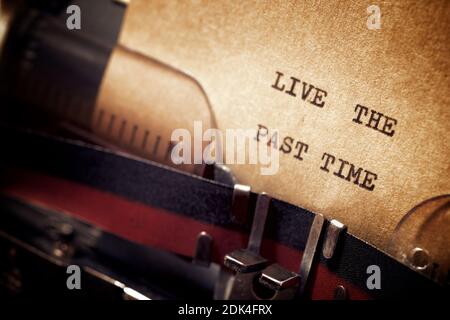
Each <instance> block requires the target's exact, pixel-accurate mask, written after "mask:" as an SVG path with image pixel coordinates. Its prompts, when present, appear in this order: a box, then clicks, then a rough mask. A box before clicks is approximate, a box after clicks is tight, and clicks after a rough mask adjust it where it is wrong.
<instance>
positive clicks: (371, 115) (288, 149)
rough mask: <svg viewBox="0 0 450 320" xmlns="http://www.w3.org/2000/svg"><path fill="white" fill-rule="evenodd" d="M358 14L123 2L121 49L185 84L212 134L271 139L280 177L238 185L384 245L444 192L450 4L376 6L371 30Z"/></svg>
mask: <svg viewBox="0 0 450 320" xmlns="http://www.w3.org/2000/svg"><path fill="white" fill-rule="evenodd" d="M367 6H368V4H367V3H366V2H360V3H358V4H355V3H353V2H350V1H339V2H337V1H271V2H268V1H163V0H153V1H143V0H141V1H137V0H133V1H131V3H130V5H129V8H128V11H127V16H126V19H125V24H124V28H123V30H122V34H121V39H120V42H121V44H122V45H124V46H126V47H127V48H129V49H131V50H135V51H137V52H140V53H141V54H144V55H148V56H150V57H153V58H155V59H156V60H159V61H161V62H163V63H165V64H168V65H170V66H172V67H174V68H176V69H179V70H180V71H182V72H185V73H186V74H189V75H190V76H192V77H193V78H194V79H196V81H198V82H199V83H200V85H201V86H202V87H203V89H204V90H205V92H206V95H207V97H208V99H209V101H210V102H211V106H212V109H213V110H214V113H215V116H216V119H217V125H218V127H219V128H220V129H226V128H257V127H258V125H260V126H263V127H264V128H267V131H268V132H271V130H273V129H278V130H279V135H280V137H279V138H280V139H279V140H278V142H279V144H280V145H279V147H280V148H282V145H284V147H283V150H282V151H283V152H282V153H281V158H280V170H279V172H278V173H277V174H276V175H274V176H261V175H260V171H259V169H258V167H257V166H254V165H244V166H243V165H236V166H234V167H233V168H232V170H233V172H234V173H235V175H236V176H237V177H238V179H239V180H240V182H241V183H245V184H249V185H251V186H252V188H253V190H255V191H258V192H261V191H266V192H268V193H269V194H271V195H273V196H274V197H277V198H280V199H283V200H285V201H288V202H291V203H294V204H297V205H300V206H303V207H306V208H308V209H310V210H313V211H316V212H320V213H323V214H325V215H326V216H327V217H329V218H336V219H338V220H340V221H342V222H343V223H345V224H347V225H348V227H349V230H350V231H351V232H352V233H354V234H355V235H357V236H359V237H361V238H363V239H364V240H366V241H368V242H370V243H372V244H373V245H376V246H378V247H380V248H381V249H383V248H386V246H387V243H388V241H389V238H390V236H391V234H392V232H393V230H394V228H395V226H396V225H397V223H398V222H399V221H400V219H401V218H402V216H403V215H404V214H405V213H406V212H407V211H408V210H409V209H411V208H412V207H414V206H415V205H416V204H418V203H419V202H421V201H423V200H425V199H428V198H431V197H434V196H437V195H441V194H445V193H450V179H449V176H450V166H449V163H450V162H449V155H450V136H449V132H450V97H449V96H448V93H449V92H450V90H449V89H450V78H449V70H450V65H449V64H450V61H449V57H450V36H449V35H450V32H449V30H450V23H449V20H450V19H449V16H450V3H449V2H448V1H446V0H442V1H402V2H394V1H392V2H390V3H388V2H381V4H380V9H381V25H380V27H381V28H380V29H375V30H373V29H369V28H368V25H367V23H368V22H367V20H368V18H369V15H370V14H369V13H368V12H367ZM155 81H158V79H155ZM291 88H292V90H291ZM142 90H145V88H142ZM173 90H174V92H176V88H175V87H174V88H173ZM166 93H167V94H168V95H170V94H171V92H166ZM305 145H307V147H305ZM300 149H302V150H300ZM299 153H300V154H299ZM296 156H297V157H296ZM355 180H357V181H356V182H355Z"/></svg>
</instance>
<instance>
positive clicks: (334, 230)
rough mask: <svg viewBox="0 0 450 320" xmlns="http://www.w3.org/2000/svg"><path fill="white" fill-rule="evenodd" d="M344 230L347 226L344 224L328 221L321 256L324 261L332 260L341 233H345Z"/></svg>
mask: <svg viewBox="0 0 450 320" xmlns="http://www.w3.org/2000/svg"><path fill="white" fill-rule="evenodd" d="M346 229H347V226H346V225H345V224H343V223H341V222H339V221H337V220H334V219H333V220H331V221H330V224H329V225H328V228H327V234H326V237H325V242H324V244H323V250H322V254H323V256H324V257H325V258H326V259H331V258H333V255H334V252H335V251H336V245H337V243H338V240H339V236H340V234H341V233H342V232H345V230H346Z"/></svg>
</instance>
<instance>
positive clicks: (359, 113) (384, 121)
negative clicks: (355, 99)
mask: <svg viewBox="0 0 450 320" xmlns="http://www.w3.org/2000/svg"><path fill="white" fill-rule="evenodd" d="M369 111H370V115H369V116H368V113H369ZM355 113H356V116H355V117H354V118H353V120H352V121H353V122H355V123H358V124H364V123H365V124H366V127H368V128H372V129H374V130H377V131H379V132H381V133H383V134H385V135H387V136H389V137H392V136H393V135H394V133H395V130H394V128H395V126H396V125H397V120H396V119H394V118H391V117H388V116H385V115H384V114H382V113H381V112H377V111H375V110H372V109H369V108H367V107H364V106H362V105H360V104H357V105H356V107H355Z"/></svg>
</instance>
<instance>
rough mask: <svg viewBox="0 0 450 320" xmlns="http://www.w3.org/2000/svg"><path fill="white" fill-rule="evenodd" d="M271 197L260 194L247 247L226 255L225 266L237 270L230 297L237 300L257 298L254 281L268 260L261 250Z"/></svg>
mask: <svg viewBox="0 0 450 320" xmlns="http://www.w3.org/2000/svg"><path fill="white" fill-rule="evenodd" d="M270 201H271V198H270V197H269V196H268V195H267V194H266V193H261V194H260V195H259V196H258V199H257V202H256V208H255V215H254V217H253V223H252V229H251V232H250V238H249V241H248V246H247V248H246V249H238V250H235V251H233V252H231V253H229V254H227V255H225V259H224V263H225V266H226V267H228V268H230V269H231V270H233V271H235V272H236V276H235V279H234V282H233V284H232V288H231V291H230V295H229V298H230V299H235V300H239V299H242V300H250V299H255V298H256V296H255V293H254V291H253V282H254V280H255V279H257V277H258V276H259V274H260V273H261V271H262V270H263V269H264V268H265V267H266V266H267V264H268V261H267V260H266V259H265V258H263V257H262V256H261V255H260V254H259V252H260V247H261V242H262V239H263V234H264V228H265V224H266V219H267V214H268V212H269V207H270Z"/></svg>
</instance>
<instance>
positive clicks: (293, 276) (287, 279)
mask: <svg viewBox="0 0 450 320" xmlns="http://www.w3.org/2000/svg"><path fill="white" fill-rule="evenodd" d="M324 221H325V219H324V217H323V216H322V215H320V214H317V215H316V216H315V218H314V221H313V223H312V225H311V228H310V231H309V236H308V240H307V242H306V247H305V250H304V252H303V257H302V261H301V264H300V271H299V274H297V273H295V272H292V271H289V270H287V269H285V268H284V267H282V266H280V265H279V264H276V263H275V264H272V265H270V266H268V267H267V268H266V269H264V270H263V271H262V273H261V276H260V278H259V282H260V283H261V284H262V285H263V286H265V287H267V288H269V289H272V290H274V291H275V293H274V295H273V296H272V297H271V299H273V300H287V299H294V298H295V297H296V295H297V294H300V295H302V294H303V292H304V291H305V287H306V284H307V281H308V276H309V272H310V270H311V266H312V263H313V260H314V257H315V255H316V251H317V245H318V243H319V239H320V235H321V233H322V229H323V225H324ZM300 280H301V281H300Z"/></svg>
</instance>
